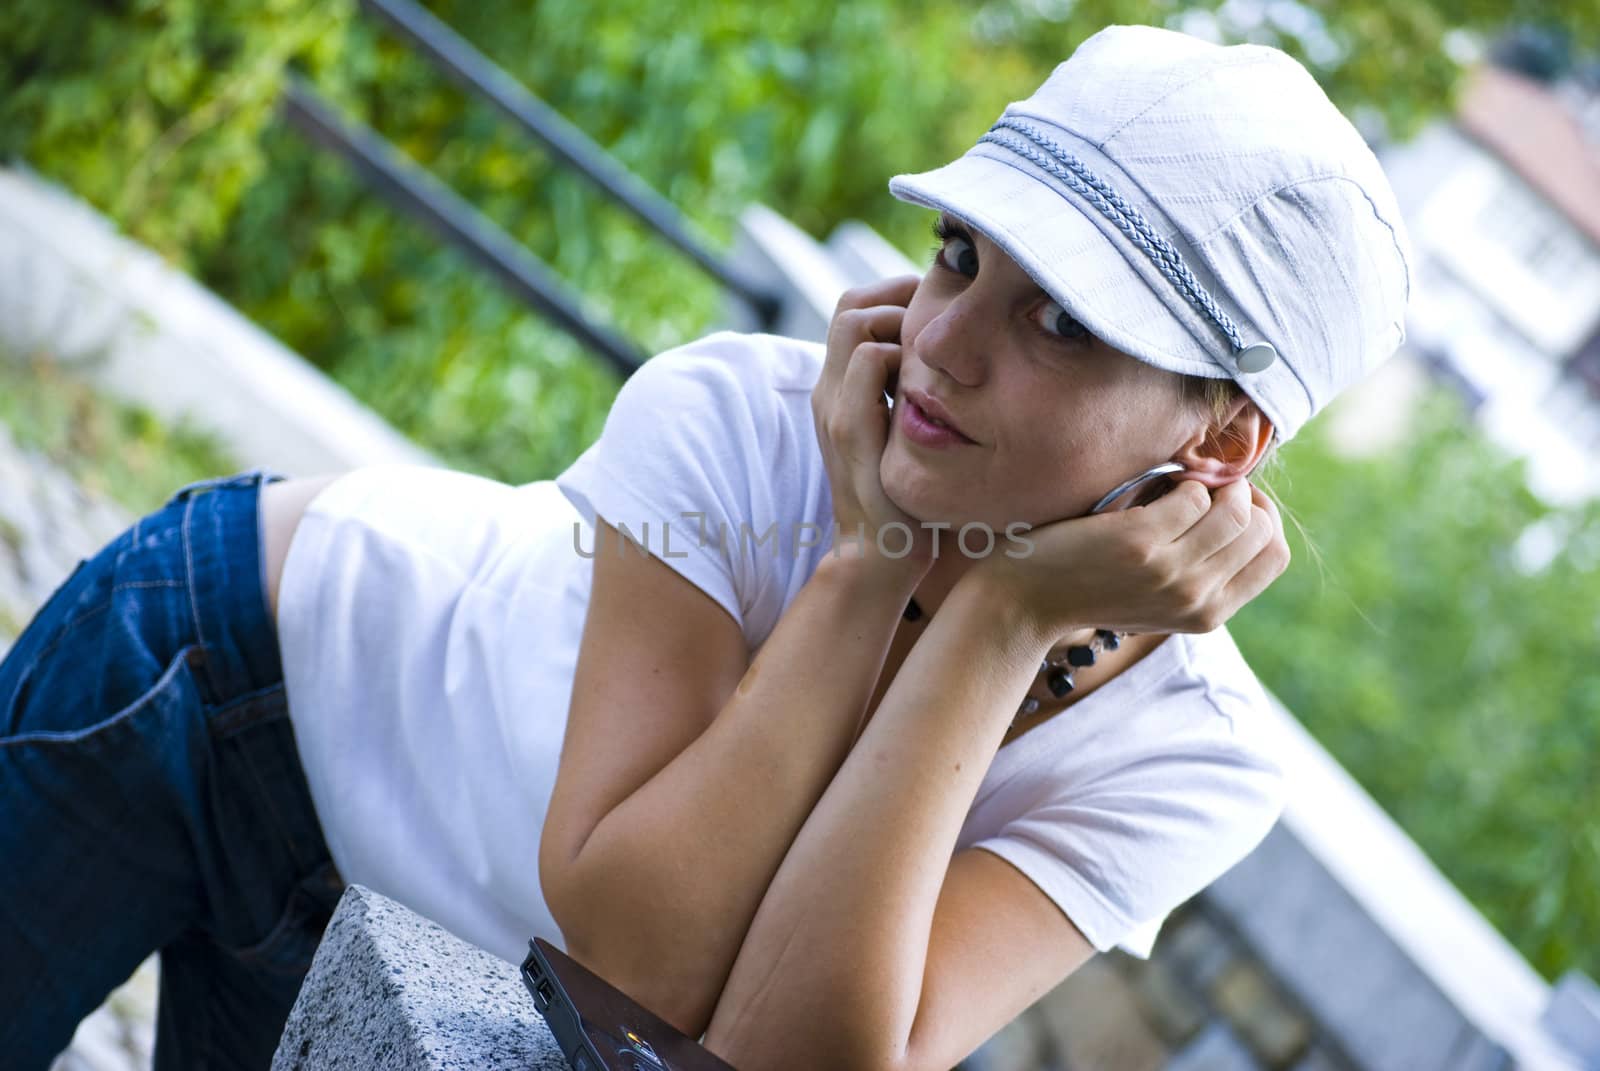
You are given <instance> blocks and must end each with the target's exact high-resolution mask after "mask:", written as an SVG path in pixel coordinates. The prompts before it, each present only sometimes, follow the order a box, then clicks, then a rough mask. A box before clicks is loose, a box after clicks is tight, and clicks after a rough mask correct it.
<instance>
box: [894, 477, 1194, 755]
mask: <svg viewBox="0 0 1600 1071" xmlns="http://www.w3.org/2000/svg"><path fill="white" fill-rule="evenodd" d="M1182 471H1183V466H1182V465H1180V464H1178V463H1177V462H1175V461H1168V462H1164V463H1163V464H1160V465H1156V466H1154V467H1153V468H1148V469H1146V470H1145V471H1143V472H1141V473H1140V474H1139V475H1137V476H1135V477H1133V478H1132V479H1131V480H1125V481H1123V482H1122V483H1120V484H1118V485H1117V486H1116V487H1114V488H1112V489H1111V490H1110V491H1108V492H1107V493H1106V495H1105V497H1103V498H1101V499H1100V501H1098V502H1096V503H1095V504H1094V508H1093V509H1091V510H1090V511H1089V514H1088V515H1091V516H1092V515H1093V514H1096V513H1103V512H1105V510H1106V508H1107V507H1109V506H1110V505H1111V504H1112V503H1114V502H1116V501H1118V500H1119V499H1123V500H1126V501H1125V502H1124V505H1123V506H1122V507H1120V508H1123V509H1126V508H1127V505H1128V503H1130V502H1133V501H1134V500H1132V499H1129V498H1128V497H1127V496H1128V495H1129V493H1130V492H1131V491H1133V490H1134V489H1135V488H1138V487H1141V486H1143V485H1144V484H1146V483H1149V482H1150V481H1152V480H1157V479H1160V478H1161V477H1163V476H1172V475H1174V474H1175V473H1179V472H1182ZM901 616H902V617H904V618H905V619H906V620H907V621H915V620H917V619H918V618H920V617H921V616H922V607H920V606H918V605H917V600H916V598H915V597H913V598H911V599H910V600H909V601H908V602H907V603H906V608H905V611H904V613H902V614H901ZM1126 635H1127V633H1126V632H1114V631H1112V630H1111V629H1108V628H1097V629H1095V630H1094V638H1093V639H1092V640H1090V641H1089V642H1088V643H1086V644H1081V643H1080V644H1073V645H1072V646H1070V647H1068V648H1067V649H1066V650H1065V651H1062V652H1060V653H1057V652H1055V651H1051V652H1050V653H1049V654H1048V655H1046V656H1045V659H1044V661H1043V662H1041V663H1040V664H1039V673H1040V675H1042V676H1043V677H1044V682H1045V687H1047V688H1049V689H1050V694H1051V695H1053V696H1055V697H1056V698H1057V699H1060V698H1061V697H1063V696H1065V695H1067V694H1068V693H1069V692H1071V691H1072V689H1073V687H1074V686H1073V681H1072V672H1073V670H1075V669H1080V668H1082V667H1083V666H1092V665H1094V663H1095V658H1096V657H1097V656H1098V655H1099V654H1101V653H1103V652H1105V651H1115V650H1116V649H1117V648H1118V647H1120V646H1122V640H1123V637H1125V636H1126ZM1038 710H1039V700H1037V699H1035V698H1034V697H1033V696H1031V695H1027V696H1023V697H1022V705H1021V706H1019V707H1018V708H1017V716H1016V717H1015V718H1012V719H1011V728H1013V729H1015V728H1016V727H1017V723H1018V722H1019V721H1021V720H1022V719H1023V718H1026V717H1027V716H1028V715H1030V714H1035V713H1037V712H1038Z"/></svg>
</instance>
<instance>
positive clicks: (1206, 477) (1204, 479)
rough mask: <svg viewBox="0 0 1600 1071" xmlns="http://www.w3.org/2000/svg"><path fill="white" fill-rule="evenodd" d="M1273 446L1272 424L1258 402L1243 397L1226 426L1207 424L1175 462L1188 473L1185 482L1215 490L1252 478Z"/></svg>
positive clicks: (1236, 402) (1236, 401)
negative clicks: (1250, 476) (1251, 473)
mask: <svg viewBox="0 0 1600 1071" xmlns="http://www.w3.org/2000/svg"><path fill="white" fill-rule="evenodd" d="M1271 445H1272V421H1271V420H1269V419H1267V415H1266V414H1265V413H1263V412H1262V411H1261V410H1260V409H1259V408H1257V406H1256V403H1255V401H1254V399H1252V398H1250V397H1248V396H1246V395H1243V394H1241V395H1240V396H1239V397H1237V398H1235V399H1234V400H1233V402H1232V404H1230V405H1229V407H1228V412H1227V417H1226V419H1225V420H1224V421H1223V422H1222V424H1221V425H1220V426H1219V425H1215V424H1209V423H1208V424H1206V425H1205V426H1203V427H1201V429H1200V430H1199V431H1197V432H1196V433H1195V435H1194V437H1193V438H1191V439H1190V440H1189V441H1188V442H1186V443H1184V444H1183V446H1182V447H1181V448H1180V449H1179V450H1178V452H1177V453H1175V454H1173V455H1172V460H1174V461H1176V462H1178V463H1179V464H1181V465H1182V466H1183V467H1184V468H1185V469H1187V470H1188V471H1187V472H1185V473H1183V476H1182V478H1183V479H1186V480H1196V481H1198V482H1200V483H1203V484H1205V485H1206V486H1207V487H1209V488H1211V489H1212V490H1216V489H1217V488H1219V487H1226V486H1227V485H1228V484H1230V483H1233V482H1234V481H1235V480H1238V479H1240V478H1241V477H1244V476H1248V475H1249V474H1250V472H1251V471H1252V470H1253V469H1254V468H1255V467H1256V463H1257V462H1258V461H1260V460H1261V458H1262V457H1263V456H1264V455H1265V454H1266V452H1267V448H1268V447H1270V446H1271Z"/></svg>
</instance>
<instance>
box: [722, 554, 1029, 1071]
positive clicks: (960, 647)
mask: <svg viewBox="0 0 1600 1071" xmlns="http://www.w3.org/2000/svg"><path fill="white" fill-rule="evenodd" d="M1048 646H1049V644H1048V641H1047V640H1044V639H1040V638H1036V637H1035V636H1034V635H1033V634H1032V633H1031V632H1030V630H1029V629H1028V628H1026V627H1024V626H1023V625H1022V623H1021V622H1020V621H1019V620H1018V619H1016V618H1015V617H1014V616H1013V615H1012V613H1011V611H1010V609H1009V608H1008V607H1007V606H1006V605H1005V604H1004V603H1003V602H1001V601H999V600H998V599H997V598H995V597H994V596H993V595H992V594H991V593H989V592H988V591H986V590H985V589H982V588H981V587H979V586H976V585H965V581H963V584H958V585H957V587H956V588H955V590H954V591H953V592H952V593H951V595H950V597H949V598H948V599H947V600H946V601H945V603H944V605H943V606H941V607H940V611H939V613H938V614H937V615H936V616H935V617H934V619H933V621H932V622H931V623H930V625H929V628H928V631H927V632H926V633H925V634H924V635H923V637H922V638H921V639H920V640H919V641H918V643H917V645H916V647H915V648H914V649H913V650H912V651H911V653H910V655H909V656H908V657H907V659H906V662H905V664H904V666H903V667H902V669H901V672H900V673H899V674H898V675H897V676H896V678H895V680H894V682H893V684H892V685H891V686H890V688H889V690H888V692H887V693H886V695H885V696H884V699H883V702H882V703H881V704H880V705H879V707H878V709H877V710H876V712H875V713H874V715H873V718H872V721H871V722H870V724H868V725H867V726H866V728H865V730H864V731H863V732H862V734H861V739H860V741H859V743H858V746H856V747H855V749H854V750H852V751H851V752H850V753H849V755H848V757H847V758H846V759H845V761H844V763H843V765H842V766H841V767H840V769H839V770H838V772H837V774H836V776H835V777H834V778H833V780H832V782H831V783H830V784H829V785H828V787H827V790H826V792H825V793H824V795H823V796H822V798H821V800H820V801H819V802H818V803H817V805H816V807H815V808H814V809H813V810H812V812H811V814H810V816H809V818H808V819H807V820H806V822H805V824H804V826H803V828H802V829H801V830H800V832H799V834H798V835H797V836H796V838H795V840H794V843H793V844H792V845H791V846H790V848H789V851H788V854H787V856H786V857H785V858H784V859H783V862H782V865H781V866H780V868H779V870H778V872H777V875H776V876H775V877H774V879H773V880H772V882H771V885H770V886H769V887H768V889H767V891H766V895H765V897H764V899H763V900H762V902H761V904H760V906H759V909H758V910H757V912H756V914H755V918H754V920H753V921H752V923H751V926H750V928H749V931H748V933H747V934H746V935H745V939H744V944H743V946H742V947H741V948H740V950H739V952H738V955H737V959H736V961H735V963H734V966H733V969H732V972H731V974H730V976H729V978H728V981H727V984H726V986H725V988H724V990H723V993H722V995H721V998H720V1001H719V1003H718V1005H717V1007H716V1010H715V1013H714V1015H713V1017H712V1020H711V1024H710V1027H709V1029H708V1031H707V1036H706V1039H705V1043H706V1045H707V1047H708V1048H710V1049H712V1050H713V1051H714V1052H716V1053H717V1054H718V1055H720V1056H722V1057H723V1058H724V1059H726V1060H728V1061H729V1062H730V1063H732V1064H733V1065H734V1066H736V1067H740V1068H743V1069H745V1071H774V1069H777V1068H786V1067H794V1068H802V1067H804V1068H811V1067H834V1068H842V1069H855V1068H870V1069H875V1071H892V1069H895V1068H899V1067H902V1066H904V1059H905V1050H906V1045H907V1042H908V1040H909V1039H910V1037H911V1034H912V1026H913V1023H914V1022H915V1018H916V1013H917V1004H918V1000H919V997H920V993H921V986H922V978H923V971H924V967H925V963H926V958H927V951H928V941H929V937H930V933H931V931H932V926H933V917H934V908H935V906H936V904H937V902H938V898H939V892H940V889H941V887H942V885H943V882H944V877H945V873H946V870H947V868H948V866H949V863H950V859H951V856H952V854H953V852H954V849H955V843H956V839H957V837H958V836H959V835H960V831H961V825H962V823H963V821H964V820H965V816H966V813H967V810H968V808H969V807H970V806H971V804H972V800H973V799H974V797H975V796H976V794H977V791H978V787H979V785H980V784H981V783H982V780H983V777H984V774H985V771H986V770H987V769H988V766H989V763H990V761H991V760H992V758H993V757H994V754H995V752H996V750H997V749H998V748H999V746H1000V743H1001V741H1002V740H1003V739H1004V737H1005V733H1006V731H1007V729H1008V728H1009V726H1010V723H1011V719H1012V716H1013V714H1014V712H1015V710H1016V708H1017V705H1018V703H1019V702H1020V701H1021V699H1022V696H1023V694H1024V693H1025V692H1026V690H1027V687H1028V683H1029V681H1030V680H1031V678H1032V675H1033V672H1034V670H1035V669H1036V668H1037V666H1038V664H1039V660H1040V658H1042V657H1043V655H1044V654H1045V652H1046V651H1047V650H1048ZM819 1023H826V1024H827V1029H826V1030H820V1029H818V1024H819Z"/></svg>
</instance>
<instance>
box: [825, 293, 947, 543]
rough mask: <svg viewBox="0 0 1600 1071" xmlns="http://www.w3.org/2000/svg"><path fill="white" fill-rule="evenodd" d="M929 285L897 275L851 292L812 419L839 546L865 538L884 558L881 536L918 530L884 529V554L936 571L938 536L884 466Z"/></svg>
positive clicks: (838, 313) (839, 314)
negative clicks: (888, 479) (890, 487)
mask: <svg viewBox="0 0 1600 1071" xmlns="http://www.w3.org/2000/svg"><path fill="white" fill-rule="evenodd" d="M920 281H921V279H920V278H919V277H918V276H915V275H902V276H896V277H895V278H892V279H884V280H881V281H879V282H874V283H869V284H866V285H863V286H858V287H855V288H853V289H850V290H846V291H845V292H844V294H843V295H842V296H841V297H840V298H839V304H838V306H837V307H836V308H835V309H834V313H833V320H832V321H831V322H830V323H829V325H828V342H827V356H826V358H825V360H824V362H823V366H822V372H821V374H820V375H819V376H818V378H817V383H816V386H815V387H814V388H813V389H812V391H811V414H812V417H813V418H814V420H815V421H816V427H817V442H818V443H819V444H820V445H821V448H822V457H823V461H824V463H825V464H826V466H827V470H828V483H829V486H830V488H831V490H832V493H833V516H834V521H835V523H836V524H837V525H838V531H837V532H835V534H834V541H835V544H836V545H839V544H842V543H843V542H844V541H845V540H847V539H851V538H853V537H854V536H855V534H856V533H857V532H858V531H860V532H861V533H863V536H864V538H863V545H864V549H865V551H866V552H867V553H868V554H870V555H874V556H881V557H886V558H887V557H888V555H879V554H878V543H877V540H878V535H879V533H880V532H884V529H885V528H886V527H887V526H888V525H890V524H892V523H894V522H899V523H900V524H903V525H905V526H906V528H907V529H909V531H910V547H909V549H908V550H907V551H906V553H904V554H901V550H902V548H903V547H905V546H906V542H907V537H906V535H905V534H904V533H902V532H899V531H890V532H884V535H883V549H884V550H886V551H888V552H889V555H893V556H895V560H898V561H900V562H902V563H904V564H905V565H906V566H907V567H908V568H915V567H916V566H918V565H921V566H922V567H923V568H924V569H926V568H927V567H928V566H931V564H932V562H933V555H934V533H933V532H932V531H931V530H929V529H926V528H924V527H922V525H921V524H920V523H919V522H918V521H917V519H916V518H915V517H912V516H911V515H910V514H908V513H906V512H905V511H903V510H901V509H900V507H898V506H896V505H895V504H894V503H893V502H891V501H890V500H889V497H888V496H887V495H886V494H885V493H884V490H883V481H882V479H881V478H880V476H879V465H880V464H881V462H882V460H883V452H884V450H885V449H886V448H887V446H888V443H889V434H890V421H891V420H892V419H893V416H892V411H891V410H890V408H889V406H888V404H887V403H886V402H885V401H884V394H885V393H890V394H892V393H893V392H894V389H895V384H896V381H897V378H898V375H899V371H900V321H901V320H902V319H903V318H904V316H905V312H906V304H907V303H908V302H910V300H911V296H912V294H913V293H915V292H916V288H917V284H918V283H919V282H920Z"/></svg>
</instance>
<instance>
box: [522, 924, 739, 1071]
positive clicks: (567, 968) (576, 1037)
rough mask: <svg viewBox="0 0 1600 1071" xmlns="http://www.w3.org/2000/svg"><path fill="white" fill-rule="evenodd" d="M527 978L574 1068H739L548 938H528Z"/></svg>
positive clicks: (535, 1000) (689, 1070) (693, 1070)
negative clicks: (722, 1058)
mask: <svg viewBox="0 0 1600 1071" xmlns="http://www.w3.org/2000/svg"><path fill="white" fill-rule="evenodd" d="M522 982H523V984H524V985H526V986H527V987H528V992H529V993H531V994H532V995H533V1006H534V1007H535V1008H537V1009H538V1011H539V1014H540V1015H542V1016H544V1021H545V1023H547V1024H548V1025H549V1027H550V1033H551V1034H553V1035H555V1039H556V1043H557V1044H558V1045H560V1046H561V1052H562V1054H563V1055H564V1056H566V1058H567V1063H568V1064H569V1065H570V1066H571V1067H572V1069H573V1071H734V1069H733V1068H732V1067H731V1066H729V1065H728V1063H727V1062H725V1061H724V1060H721V1059H719V1058H718V1057H717V1056H716V1054H714V1053H712V1052H711V1051H710V1050H709V1049H706V1048H705V1047H704V1046H702V1045H701V1044H700V1043H699V1042H698V1041H695V1040H694V1039H693V1038H690V1037H687V1036H685V1035H684V1034H683V1033H682V1032H681V1031H679V1030H678V1029H677V1028H676V1027H674V1026H672V1025H671V1024H670V1023H667V1022H666V1021H665V1020H663V1019H662V1018H661V1017H660V1016H658V1015H656V1014H655V1013H654V1012H651V1011H650V1010H649V1009H647V1008H645V1007H643V1006H642V1005H640V1004H639V1003H638V1002H637V1001H635V1000H634V999H633V998H632V997H630V996H628V994H626V993H624V992H623V991H622V990H620V989H618V988H617V987H616V986H614V985H612V984H611V983H610V982H608V981H606V980H605V979H604V978H602V977H600V976H599V975H598V974H595V973H594V972H593V971H591V970H590V969H589V968H587V967H585V966H584V965H583V964H581V963H579V962H578V961H577V960H575V959H573V958H572V957H571V956H569V955H567V954H566V953H565V952H563V951H561V949H559V948H557V947H556V946H555V945H553V944H551V943H550V942H549V941H546V940H545V939H544V938H542V937H535V938H533V940H531V941H529V942H528V956H527V958H526V959H524V960H523V961H522Z"/></svg>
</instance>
